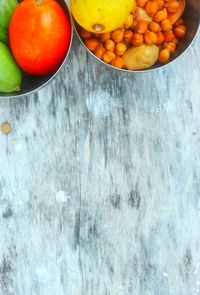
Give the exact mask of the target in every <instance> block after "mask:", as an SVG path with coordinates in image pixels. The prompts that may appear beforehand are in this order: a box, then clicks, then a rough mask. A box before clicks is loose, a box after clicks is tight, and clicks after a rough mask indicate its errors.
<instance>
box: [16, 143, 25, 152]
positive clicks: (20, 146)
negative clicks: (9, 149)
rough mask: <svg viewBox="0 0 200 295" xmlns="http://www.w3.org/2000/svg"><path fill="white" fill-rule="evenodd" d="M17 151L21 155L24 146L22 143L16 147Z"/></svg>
mask: <svg viewBox="0 0 200 295" xmlns="http://www.w3.org/2000/svg"><path fill="white" fill-rule="evenodd" d="M15 150H16V152H18V153H19V152H21V151H22V150H23V146H22V145H21V144H20V143H18V144H16V145H15Z"/></svg>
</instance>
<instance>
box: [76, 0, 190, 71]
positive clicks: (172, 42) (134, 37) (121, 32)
mask: <svg viewBox="0 0 200 295" xmlns="http://www.w3.org/2000/svg"><path fill="white" fill-rule="evenodd" d="M182 1H183V0H136V4H134V6H133V9H132V12H131V14H130V15H129V16H128V18H127V20H126V22H125V23H124V26H123V27H121V28H118V29H117V30H115V31H113V32H110V33H102V34H94V33H91V32H88V31H86V30H85V29H83V28H81V29H80V32H79V33H80V36H81V38H82V39H83V41H84V43H85V45H86V46H87V48H88V49H89V50H90V51H92V52H93V53H94V54H95V55H96V57H98V58H99V59H101V60H103V61H104V62H106V63H108V64H111V65H112V66H114V67H117V68H123V69H130V68H128V67H127V66H126V64H125V59H124V57H125V55H126V52H127V51H128V50H129V49H130V48H133V47H134V48H135V47H138V48H141V49H142V48H143V49H144V46H143V47H142V45H148V47H149V45H154V46H156V47H157V48H158V54H157V56H156V60H155V62H158V61H159V62H161V63H167V62H168V61H169V60H170V56H171V55H172V54H174V53H175V51H176V48H177V44H178V43H179V40H180V39H181V38H183V37H184V36H185V34H186V26H185V24H184V21H183V18H182V14H183V12H184V8H185V7H184V8H183V7H182ZM149 48H150V47H149ZM155 62H154V63H155ZM147 63H148V61H147ZM149 66H152V63H151V64H149ZM146 67H148V66H146ZM141 68H142V67H138V68H137V67H136V69H141ZM144 68H145V67H144ZM131 69H132V68H131ZM133 69H135V68H133Z"/></svg>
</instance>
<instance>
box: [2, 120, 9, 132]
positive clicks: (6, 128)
mask: <svg viewBox="0 0 200 295" xmlns="http://www.w3.org/2000/svg"><path fill="white" fill-rule="evenodd" d="M10 131H11V126H10V124H9V123H8V122H4V123H3V124H2V125H1V132H2V133H4V134H8V133H10Z"/></svg>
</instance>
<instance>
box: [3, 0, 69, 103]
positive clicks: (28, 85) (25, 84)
mask: <svg viewBox="0 0 200 295" xmlns="http://www.w3.org/2000/svg"><path fill="white" fill-rule="evenodd" d="M57 2H58V3H59V4H60V5H61V6H62V8H63V9H64V11H65V12H66V15H67V16H68V17H69V19H70V22H71V40H70V45H69V49H68V52H67V54H66V56H65V58H64V60H63V62H62V64H61V65H60V67H59V68H58V69H57V70H56V71H55V72H53V73H52V74H49V75H42V76H34V75H29V74H26V73H22V76H23V79H22V85H21V90H20V91H19V92H13V93H8V94H7V93H2V92H0V98H1V97H8V98H9V97H19V96H22V95H28V94H31V93H33V92H35V91H36V90H39V89H40V88H42V87H43V86H45V85H47V84H48V83H49V82H51V81H52V80H53V79H54V78H55V76H56V75H57V74H58V73H59V72H60V70H61V69H62V67H63V65H64V64H65V62H66V60H67V57H68V54H69V52H70V49H71V44H72V39H73V25H72V23H73V21H72V17H71V13H70V10H69V8H68V5H67V3H66V2H65V0H57Z"/></svg>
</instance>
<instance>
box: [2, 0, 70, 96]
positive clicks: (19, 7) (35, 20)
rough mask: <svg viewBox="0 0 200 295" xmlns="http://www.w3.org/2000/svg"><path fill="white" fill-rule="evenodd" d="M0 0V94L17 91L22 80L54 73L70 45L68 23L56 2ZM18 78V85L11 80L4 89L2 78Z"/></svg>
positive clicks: (68, 19)
mask: <svg viewBox="0 0 200 295" xmlns="http://www.w3.org/2000/svg"><path fill="white" fill-rule="evenodd" d="M1 1H2V3H4V5H0V15H2V16H4V17H3V19H2V20H3V21H0V38H1V42H4V43H5V44H4V45H3V43H2V44H1V46H0V55H1V56H2V59H0V67H1V76H0V92H4V93H11V92H13V91H19V90H20V88H21V82H22V83H23V77H28V76H30V77H33V79H34V76H44V75H51V74H52V73H54V72H55V71H57V69H58V68H59V67H60V65H61V64H62V62H63V60H64V58H65V56H66V55H67V52H68V49H69V46H70V41H71V20H70V18H69V15H67V14H66V12H65V11H64V9H63V7H62V6H61V5H60V4H59V3H58V1H55V0H23V1H21V2H20V3H18V2H17V1H15V0H1ZM14 1H15V5H14ZM59 2H61V1H59ZM63 3H65V2H64V1H63ZM65 5H66V4H65ZM5 46H7V47H6V48H5ZM8 65H10V66H8ZM16 73H17V74H16ZM17 75H18V79H16V80H17V81H18V85H17V86H16V85H15V84H16V81H14V82H15V83H14V82H12V83H10V85H7V87H6V88H5V77H7V79H8V81H13V79H12V77H16V76H17ZM19 75H20V76H21V79H19ZM29 80H31V79H29ZM11 84H12V85H11Z"/></svg>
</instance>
